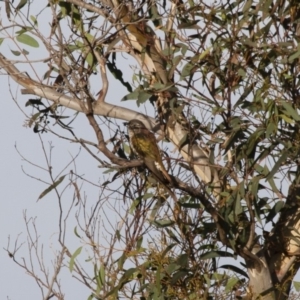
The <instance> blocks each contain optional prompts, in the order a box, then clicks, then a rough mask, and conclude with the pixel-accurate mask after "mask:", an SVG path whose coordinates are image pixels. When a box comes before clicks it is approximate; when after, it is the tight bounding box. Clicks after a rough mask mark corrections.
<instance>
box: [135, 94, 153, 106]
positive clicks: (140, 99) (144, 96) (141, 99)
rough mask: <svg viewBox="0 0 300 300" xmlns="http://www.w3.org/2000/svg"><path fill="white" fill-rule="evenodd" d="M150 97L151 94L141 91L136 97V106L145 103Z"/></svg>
mask: <svg viewBox="0 0 300 300" xmlns="http://www.w3.org/2000/svg"><path fill="white" fill-rule="evenodd" d="M150 97H151V94H149V93H147V92H144V91H141V92H140V93H139V95H138V99H137V102H136V103H137V105H138V106H140V104H142V103H145V102H146V101H147V100H148V99H149V98H150Z"/></svg>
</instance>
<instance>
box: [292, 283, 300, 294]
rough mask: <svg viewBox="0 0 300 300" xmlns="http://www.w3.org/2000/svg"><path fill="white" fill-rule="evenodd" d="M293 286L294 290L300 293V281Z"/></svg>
mask: <svg viewBox="0 0 300 300" xmlns="http://www.w3.org/2000/svg"><path fill="white" fill-rule="evenodd" d="M293 285H294V288H295V290H296V291H297V292H299V291H300V282H299V281H293Z"/></svg>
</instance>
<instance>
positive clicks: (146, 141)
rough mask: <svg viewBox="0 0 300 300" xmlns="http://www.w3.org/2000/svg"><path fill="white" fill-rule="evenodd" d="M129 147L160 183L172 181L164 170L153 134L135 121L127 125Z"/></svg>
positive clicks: (140, 122) (141, 123) (139, 122)
mask: <svg viewBox="0 0 300 300" xmlns="http://www.w3.org/2000/svg"><path fill="white" fill-rule="evenodd" d="M127 126H128V135H129V142H130V147H131V149H132V150H133V153H134V154H135V155H136V156H137V157H139V158H140V159H142V160H143V161H144V164H145V166H146V167H147V168H148V169H149V170H150V171H151V173H152V174H153V175H154V176H155V177H156V178H157V179H158V180H159V181H161V182H162V183H164V184H166V183H171V182H172V179H171V177H170V175H169V174H168V172H167V170H166V169H165V167H164V165H163V163H162V158H161V155H160V150H159V148H158V145H157V142H156V138H155V136H154V134H153V133H152V132H151V131H150V130H148V129H147V128H146V126H145V124H144V123H143V122H142V121H140V120H137V119H133V120H131V121H129V122H128V123H127Z"/></svg>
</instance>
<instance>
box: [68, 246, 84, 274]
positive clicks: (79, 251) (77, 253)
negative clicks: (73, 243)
mask: <svg viewBox="0 0 300 300" xmlns="http://www.w3.org/2000/svg"><path fill="white" fill-rule="evenodd" d="M81 250H82V246H81V247H79V248H78V249H77V250H76V251H75V252H74V254H73V255H72V256H71V259H70V264H69V269H70V272H72V271H73V269H74V263H75V259H76V257H77V256H78V255H79V254H80V253H81Z"/></svg>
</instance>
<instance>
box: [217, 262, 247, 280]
mask: <svg viewBox="0 0 300 300" xmlns="http://www.w3.org/2000/svg"><path fill="white" fill-rule="evenodd" d="M219 268H223V269H226V270H229V271H233V272H235V273H238V274H240V275H242V276H244V277H246V278H248V274H247V273H246V272H245V271H243V270H242V269H240V268H238V267H236V266H233V265H222V266H220V267H219Z"/></svg>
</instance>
